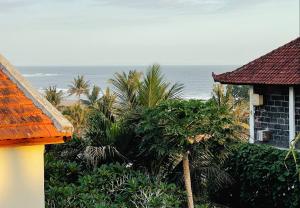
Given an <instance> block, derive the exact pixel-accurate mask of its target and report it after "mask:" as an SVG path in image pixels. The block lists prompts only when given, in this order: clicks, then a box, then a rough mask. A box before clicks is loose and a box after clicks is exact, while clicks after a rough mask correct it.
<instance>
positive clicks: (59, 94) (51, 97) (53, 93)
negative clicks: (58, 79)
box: [44, 86, 63, 107]
mask: <svg viewBox="0 0 300 208" xmlns="http://www.w3.org/2000/svg"><path fill="white" fill-rule="evenodd" d="M44 93H45V98H46V99H47V100H48V101H49V102H50V103H51V104H52V105H53V106H54V107H59V105H60V104H61V101H62V99H63V91H62V90H57V88H56V86H49V87H47V88H46V89H45V90H44Z"/></svg>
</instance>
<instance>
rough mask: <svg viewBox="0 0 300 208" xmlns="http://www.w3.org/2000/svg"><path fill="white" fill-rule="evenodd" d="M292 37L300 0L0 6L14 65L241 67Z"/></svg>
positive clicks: (0, 31) (8, 0) (1, 48)
mask: <svg viewBox="0 0 300 208" xmlns="http://www.w3.org/2000/svg"><path fill="white" fill-rule="evenodd" d="M297 36H299V0H0V53H1V54H3V55H4V56H6V57H7V58H8V59H9V60H10V61H11V62H12V63H13V64H14V65H111V64H113V65H124V64H125V65H140V64H142V65H144V64H145V65H149V64H152V63H160V64H174V65H177V64H183V65H185V64H188V65H196V64H205V65H206V64H213V65H218V64H220V65H223V64H230V65H231V64H234V65H239V64H245V63H247V62H249V61H251V60H252V59H253V58H256V57H258V56H260V55H263V54H264V53H266V52H268V51H270V50H272V49H275V48H277V47H278V46H280V45H282V44H284V43H286V42H289V41H291V40H292V39H295V38H296V37H297Z"/></svg>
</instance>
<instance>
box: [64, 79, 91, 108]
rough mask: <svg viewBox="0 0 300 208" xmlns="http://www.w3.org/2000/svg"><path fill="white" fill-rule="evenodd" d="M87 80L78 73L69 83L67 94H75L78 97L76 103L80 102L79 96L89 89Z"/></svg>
mask: <svg viewBox="0 0 300 208" xmlns="http://www.w3.org/2000/svg"><path fill="white" fill-rule="evenodd" d="M89 86H90V84H89V82H88V81H85V80H84V76H83V75H78V76H77V78H74V80H73V82H72V84H71V85H69V91H68V92H69V95H76V96H77V97H78V104H80V96H81V95H83V94H87V93H88V90H89Z"/></svg>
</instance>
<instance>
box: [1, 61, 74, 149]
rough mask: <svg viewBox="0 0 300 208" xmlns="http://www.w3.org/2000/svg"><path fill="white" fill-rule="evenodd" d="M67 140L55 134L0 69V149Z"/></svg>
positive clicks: (34, 107) (59, 134)
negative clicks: (0, 147)
mask: <svg viewBox="0 0 300 208" xmlns="http://www.w3.org/2000/svg"><path fill="white" fill-rule="evenodd" d="M70 136H71V134H70V133H62V132H61V131H59V130H58V129H57V128H56V127H55V125H54V123H53V122H52V120H51V119H50V118H49V117H48V116H47V115H46V114H44V113H43V111H42V110H41V109H39V108H38V107H36V106H35V104H34V103H33V102H32V100H31V99H29V98H28V97H26V96H25V94H24V93H23V91H22V90H21V89H19V88H18V86H17V85H16V84H15V83H14V82H13V81H12V80H10V79H9V77H8V76H7V75H6V74H5V73H4V71H3V66H2V68H1V67H0V146H9V145H32V144H49V143H61V142H63V141H64V139H65V138H66V137H67V138H70Z"/></svg>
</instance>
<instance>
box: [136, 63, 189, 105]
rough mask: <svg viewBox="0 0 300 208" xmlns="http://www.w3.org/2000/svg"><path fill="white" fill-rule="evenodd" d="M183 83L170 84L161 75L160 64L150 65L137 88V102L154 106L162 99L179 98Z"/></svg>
mask: <svg viewBox="0 0 300 208" xmlns="http://www.w3.org/2000/svg"><path fill="white" fill-rule="evenodd" d="M182 91H183V85H182V84H179V83H175V84H174V85H171V83H170V82H168V81H166V80H165V77H164V76H163V75H162V73H161V70H160V66H159V65H153V66H151V67H150V68H149V69H148V71H147V73H146V76H145V77H144V80H143V82H142V84H141V86H140V88H139V103H140V105H142V106H146V107H154V106H155V105H157V104H159V103H160V102H161V101H163V100H167V99H174V98H179V97H180V95H181V93H182Z"/></svg>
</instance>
